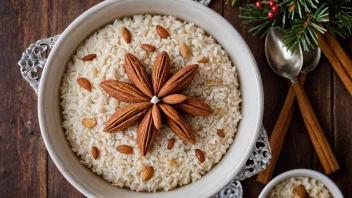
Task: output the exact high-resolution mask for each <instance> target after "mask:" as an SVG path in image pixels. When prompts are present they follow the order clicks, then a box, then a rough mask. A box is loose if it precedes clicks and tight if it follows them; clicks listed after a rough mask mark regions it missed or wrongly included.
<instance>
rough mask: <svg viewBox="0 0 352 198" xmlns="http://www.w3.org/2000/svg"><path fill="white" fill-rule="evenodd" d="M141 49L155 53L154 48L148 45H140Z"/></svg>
mask: <svg viewBox="0 0 352 198" xmlns="http://www.w3.org/2000/svg"><path fill="white" fill-rule="evenodd" d="M141 48H142V49H144V50H145V51H147V52H154V51H155V49H156V48H155V47H154V46H152V45H149V44H142V45H141Z"/></svg>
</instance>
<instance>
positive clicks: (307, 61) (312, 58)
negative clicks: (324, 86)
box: [301, 46, 321, 73]
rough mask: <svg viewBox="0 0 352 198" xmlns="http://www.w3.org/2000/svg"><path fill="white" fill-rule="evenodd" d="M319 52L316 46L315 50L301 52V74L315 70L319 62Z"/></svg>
mask: <svg viewBox="0 0 352 198" xmlns="http://www.w3.org/2000/svg"><path fill="white" fill-rule="evenodd" d="M320 56H321V50H320V48H319V47H318V46H316V47H315V49H310V50H309V51H305V52H303V65H302V70H301V72H302V73H308V72H311V71H313V70H314V69H315V68H317V66H318V63H319V61H320Z"/></svg>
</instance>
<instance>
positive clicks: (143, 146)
mask: <svg viewBox="0 0 352 198" xmlns="http://www.w3.org/2000/svg"><path fill="white" fill-rule="evenodd" d="M157 134H158V130H157V129H156V128H155V126H154V123H153V117H152V108H150V109H149V110H148V112H147V113H146V114H145V116H144V117H143V118H142V119H141V121H140V122H139V124H138V128H137V144H138V147H139V151H140V153H141V155H142V156H145V155H147V153H148V152H149V151H150V150H152V147H153V143H154V142H155V139H156V136H157Z"/></svg>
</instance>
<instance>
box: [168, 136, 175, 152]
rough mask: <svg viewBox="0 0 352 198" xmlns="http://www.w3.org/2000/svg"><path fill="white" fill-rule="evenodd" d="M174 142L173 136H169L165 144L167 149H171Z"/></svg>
mask: <svg viewBox="0 0 352 198" xmlns="http://www.w3.org/2000/svg"><path fill="white" fill-rule="evenodd" d="M174 144H175V138H171V139H170V140H169V143H168V144H167V149H168V150H171V149H172V148H173V147H174Z"/></svg>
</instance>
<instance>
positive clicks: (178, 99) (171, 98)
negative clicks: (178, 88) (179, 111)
mask: <svg viewBox="0 0 352 198" xmlns="http://www.w3.org/2000/svg"><path fill="white" fill-rule="evenodd" d="M186 99H187V96H185V95H183V94H171V95H168V96H166V97H165V98H163V99H162V100H161V101H163V102H164V103H166V104H180V103H182V102H184V101H185V100H186Z"/></svg>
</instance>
